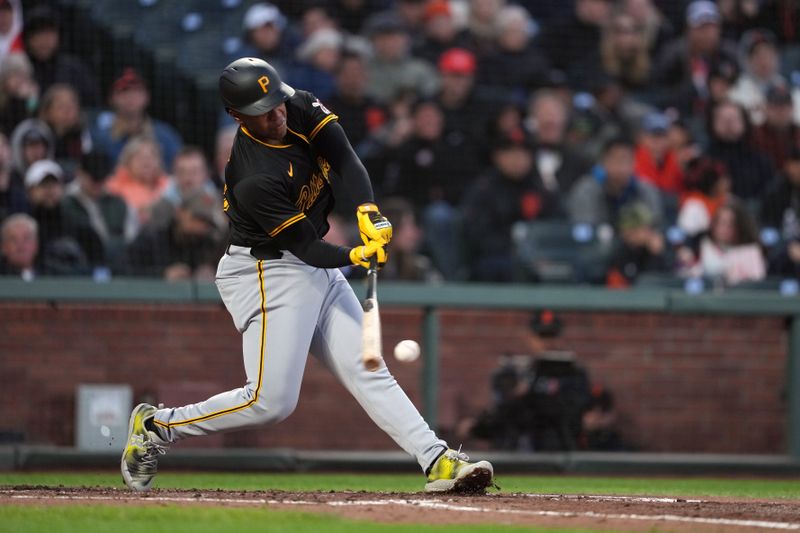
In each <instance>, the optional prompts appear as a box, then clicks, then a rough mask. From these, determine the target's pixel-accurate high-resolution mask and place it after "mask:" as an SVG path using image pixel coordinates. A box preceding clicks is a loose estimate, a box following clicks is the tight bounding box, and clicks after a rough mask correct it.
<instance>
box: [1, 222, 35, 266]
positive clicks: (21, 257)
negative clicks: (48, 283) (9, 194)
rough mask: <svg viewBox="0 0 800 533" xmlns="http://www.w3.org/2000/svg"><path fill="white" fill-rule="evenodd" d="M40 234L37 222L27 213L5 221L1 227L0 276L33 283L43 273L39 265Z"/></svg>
mask: <svg viewBox="0 0 800 533" xmlns="http://www.w3.org/2000/svg"><path fill="white" fill-rule="evenodd" d="M38 233H39V228H38V226H37V224H36V220H34V219H33V217H31V216H30V215H26V214H25V213H17V214H14V215H11V216H10V217H8V218H6V219H5V220H3V223H2V225H1V226H0V275H3V276H18V277H20V278H22V279H23V280H25V281H32V280H33V279H35V278H36V277H37V276H38V275H39V274H40V273H41V272H40V270H41V267H40V266H39V264H37V263H38V262H37V259H38V255H39V237H38Z"/></svg>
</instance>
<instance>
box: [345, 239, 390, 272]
mask: <svg viewBox="0 0 800 533" xmlns="http://www.w3.org/2000/svg"><path fill="white" fill-rule="evenodd" d="M383 246H384V245H383V244H381V243H379V242H378V241H370V242H369V243H367V244H365V245H364V246H356V247H355V248H353V249H352V250H350V261H351V262H352V263H353V264H354V265H358V266H362V267H364V268H369V260H370V258H372V256H377V259H378V268H382V267H383V265H385V264H386V260H387V259H388V258H389V254H387V253H386V249H385V248H384V247H383Z"/></svg>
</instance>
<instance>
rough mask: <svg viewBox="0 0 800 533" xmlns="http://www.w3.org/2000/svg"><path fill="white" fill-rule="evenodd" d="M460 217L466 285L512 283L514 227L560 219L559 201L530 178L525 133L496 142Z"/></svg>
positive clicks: (531, 168)
mask: <svg viewBox="0 0 800 533" xmlns="http://www.w3.org/2000/svg"><path fill="white" fill-rule="evenodd" d="M463 212H464V223H463V228H464V238H465V246H466V248H467V252H466V255H467V257H468V258H469V263H470V270H471V272H470V279H473V280H476V281H504V282H509V281H512V278H513V265H512V254H511V252H512V243H511V228H512V226H513V225H514V224H515V223H516V222H520V221H528V220H536V219H547V218H554V217H560V216H563V206H562V202H561V201H560V199H559V198H558V196H557V195H556V194H553V193H551V192H550V191H548V190H547V189H546V188H545V187H544V185H543V184H542V182H541V181H540V180H538V179H537V176H536V174H535V173H534V160H533V153H532V152H531V148H530V139H529V137H528V136H527V135H525V132H524V130H522V129H520V130H516V131H514V132H511V133H510V134H508V135H505V136H500V137H497V138H496V139H495V140H494V143H493V147H492V167H491V168H490V169H489V170H488V171H487V172H485V173H484V174H482V175H481V176H480V177H479V178H478V179H477V180H476V181H475V183H474V184H473V185H472V186H470V187H468V188H467V190H466V193H465V197H464V203H463Z"/></svg>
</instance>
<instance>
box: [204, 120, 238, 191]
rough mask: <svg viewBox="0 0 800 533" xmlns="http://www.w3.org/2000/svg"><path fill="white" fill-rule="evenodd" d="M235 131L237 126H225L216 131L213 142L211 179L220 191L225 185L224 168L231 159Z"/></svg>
mask: <svg viewBox="0 0 800 533" xmlns="http://www.w3.org/2000/svg"><path fill="white" fill-rule="evenodd" d="M237 131H239V125H238V124H226V125H224V126H222V127H220V128H219V129H218V130H217V135H216V138H215V141H214V172H213V174H212V176H211V179H212V180H213V182H214V185H215V186H216V187H217V189H219V190H220V191H221V190H222V188H223V186H224V183H225V166H226V165H227V164H228V159H229V158H230V157H231V148H232V147H233V140H234V139H235V138H236V132H237Z"/></svg>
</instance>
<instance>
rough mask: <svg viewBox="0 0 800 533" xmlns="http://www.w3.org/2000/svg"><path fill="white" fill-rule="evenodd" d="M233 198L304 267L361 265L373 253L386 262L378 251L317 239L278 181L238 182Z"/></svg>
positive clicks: (312, 227) (261, 178)
mask: <svg viewBox="0 0 800 533" xmlns="http://www.w3.org/2000/svg"><path fill="white" fill-rule="evenodd" d="M234 195H235V196H236V200H237V203H238V205H239V206H240V207H241V208H242V209H243V210H244V211H245V212H247V213H248V214H249V215H250V216H251V217H252V218H253V219H254V220H255V221H256V222H258V224H259V226H261V228H262V229H263V230H264V232H265V233H266V234H267V235H269V236H270V237H272V238H273V239H275V242H276V244H277V245H278V247H279V248H280V249H281V250H289V251H290V252H292V253H293V254H294V255H295V256H297V258H298V259H300V260H301V261H303V262H304V263H306V264H308V265H311V266H314V267H318V268H337V267H343V266H347V265H354V264H358V265H364V264H368V262H369V258H370V257H372V256H373V255H376V254H377V255H378V260H379V262H385V261H386V258H385V252H384V251H383V249H382V248H381V249H380V250H377V249H376V248H377V247H376V246H371V247H369V248H368V247H367V246H358V247H356V248H347V247H343V246H337V245H335V244H331V243H329V242H325V241H323V240H322V239H320V238H319V236H318V235H317V231H316V229H314V225H313V224H311V222H310V221H309V220H308V219H307V218H306V216H305V214H304V213H302V212H298V211H297V209H296V208H295V206H294V205H292V203H291V202H290V201H289V198H288V196H287V194H286V191H285V190H284V185H283V184H282V183H281V181H280V180H272V179H270V178H269V177H267V176H263V177H260V178H251V179H248V180H245V181H243V182H242V183H240V184H239V185H238V186H237V187H236V189H235V191H234Z"/></svg>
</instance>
